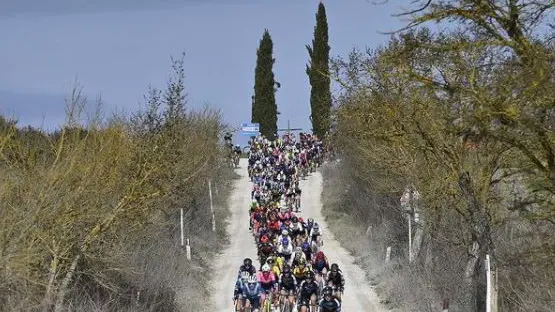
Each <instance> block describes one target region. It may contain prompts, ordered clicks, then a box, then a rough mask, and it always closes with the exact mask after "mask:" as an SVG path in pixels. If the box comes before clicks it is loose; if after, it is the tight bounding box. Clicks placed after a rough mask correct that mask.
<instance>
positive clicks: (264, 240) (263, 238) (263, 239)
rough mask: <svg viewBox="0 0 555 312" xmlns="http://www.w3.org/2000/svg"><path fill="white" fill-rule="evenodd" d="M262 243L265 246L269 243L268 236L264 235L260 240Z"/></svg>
mask: <svg viewBox="0 0 555 312" xmlns="http://www.w3.org/2000/svg"><path fill="white" fill-rule="evenodd" d="M260 241H261V242H262V243H263V244H264V243H267V242H268V241H269V239H268V236H266V235H262V237H261V238H260Z"/></svg>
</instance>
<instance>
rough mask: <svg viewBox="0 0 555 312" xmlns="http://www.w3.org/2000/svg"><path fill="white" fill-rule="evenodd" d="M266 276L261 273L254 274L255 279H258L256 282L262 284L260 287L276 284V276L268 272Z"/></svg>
mask: <svg viewBox="0 0 555 312" xmlns="http://www.w3.org/2000/svg"><path fill="white" fill-rule="evenodd" d="M266 275H267V276H265V274H264V273H262V272H258V273H257V274H256V277H257V279H258V282H260V284H262V287H264V286H266V287H267V286H269V285H270V284H273V283H275V282H276V276H275V275H274V274H273V273H272V272H269V273H268V274H266Z"/></svg>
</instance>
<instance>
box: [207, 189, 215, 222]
mask: <svg viewBox="0 0 555 312" xmlns="http://www.w3.org/2000/svg"><path fill="white" fill-rule="evenodd" d="M208 195H209V196H210V213H211V214H212V232H216V218H215V216H214V204H213V202H212V181H211V180H208Z"/></svg>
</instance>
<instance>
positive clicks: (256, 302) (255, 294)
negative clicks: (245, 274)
mask: <svg viewBox="0 0 555 312" xmlns="http://www.w3.org/2000/svg"><path fill="white" fill-rule="evenodd" d="M261 296H262V287H261V286H260V284H256V285H255V286H254V287H253V288H252V289H251V288H250V287H249V286H248V285H245V286H244V287H243V297H244V298H245V299H248V300H249V301H250V303H251V306H252V307H253V308H254V309H258V308H260V297H261Z"/></svg>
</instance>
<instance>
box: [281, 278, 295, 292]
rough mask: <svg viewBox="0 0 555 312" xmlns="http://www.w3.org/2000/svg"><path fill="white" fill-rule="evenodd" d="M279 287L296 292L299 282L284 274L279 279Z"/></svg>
mask: <svg viewBox="0 0 555 312" xmlns="http://www.w3.org/2000/svg"><path fill="white" fill-rule="evenodd" d="M279 287H280V288H282V289H285V290H296V289H297V280H296V279H295V277H294V276H293V275H291V274H289V275H284V274H282V275H281V276H280V277H279Z"/></svg>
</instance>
